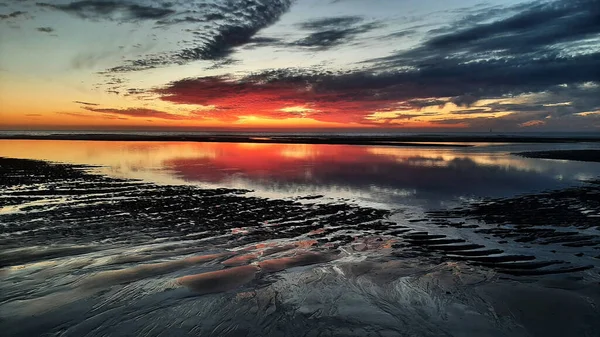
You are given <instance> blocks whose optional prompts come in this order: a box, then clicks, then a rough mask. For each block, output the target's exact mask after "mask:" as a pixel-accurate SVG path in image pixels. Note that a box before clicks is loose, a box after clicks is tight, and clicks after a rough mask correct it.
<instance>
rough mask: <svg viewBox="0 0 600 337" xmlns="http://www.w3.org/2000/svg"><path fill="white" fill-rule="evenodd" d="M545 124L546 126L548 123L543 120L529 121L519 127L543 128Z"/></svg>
mask: <svg viewBox="0 0 600 337" xmlns="http://www.w3.org/2000/svg"><path fill="white" fill-rule="evenodd" d="M545 124H546V122H544V121H541V120H532V121H527V122H524V123H521V124H519V126H520V127H522V128H530V127H536V126H542V125H545Z"/></svg>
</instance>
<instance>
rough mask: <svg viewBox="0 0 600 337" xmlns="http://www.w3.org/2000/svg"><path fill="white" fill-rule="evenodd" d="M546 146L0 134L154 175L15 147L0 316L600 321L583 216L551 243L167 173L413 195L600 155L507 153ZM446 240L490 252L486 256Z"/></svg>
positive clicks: (522, 178)
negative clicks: (87, 171)
mask: <svg viewBox="0 0 600 337" xmlns="http://www.w3.org/2000/svg"><path fill="white" fill-rule="evenodd" d="M544 146H545V147H546V148H548V147H549V146H548V145H511V144H478V145H477V146H474V147H470V148H433V147H431V148H425V147H418V148H400V147H373V146H340V145H293V144H286V145H283V144H234V143H175V142H163V143H161V142H100V141H94V142H92V141H0V156H5V157H16V158H31V159H42V160H50V161H58V162H66V163H74V164H88V165H95V166H98V167H97V168H95V169H94V170H96V171H99V172H102V173H105V174H108V175H111V176H116V177H125V178H136V179H143V180H146V181H151V182H156V183H159V184H161V185H158V186H157V185H154V184H138V183H136V182H123V181H120V180H114V179H106V178H105V177H100V176H97V175H83V174H81V172H79V171H77V170H73V171H69V173H68V174H66V175H65V174H64V172H63V171H62V169H59V168H56V166H53V165H43V164H40V163H34V164H30V166H27V165H25V164H23V163H19V162H21V161H14V160H13V161H11V160H4V161H3V162H2V165H5V166H3V167H0V168H2V169H5V171H3V172H10V175H14V176H15V177H18V178H19V179H18V180H15V181H17V182H16V183H14V184H13V185H10V184H8V185H6V186H9V188H7V189H6V190H2V192H3V193H0V194H3V195H0V199H1V200H0V201H2V202H6V204H3V205H1V206H5V205H8V206H5V207H3V208H0V224H2V226H0V229H2V231H1V232H0V263H1V264H0V266H4V267H1V268H0V331H3V332H5V334H7V335H11V336H37V335H61V336H142V335H143V336H286V337H288V336H321V335H328V336H329V335H331V336H370V335H380V336H532V335H539V336H561V337H562V336H565V335H573V336H585V335H589V336H591V335H597V334H594V332H597V331H598V329H600V326H599V325H598V324H599V323H598V320H593V319H592V318H593V317H598V313H599V312H598V309H597V308H599V307H600V306H599V305H598V303H600V300H599V298H600V297H599V296H598V292H597V284H598V273H597V268H596V269H590V267H589V266H588V265H589V264H592V263H594V265H596V266H597V263H598V262H597V261H598V258H595V260H593V259H594V256H595V255H596V254H597V251H596V250H592V248H591V246H590V247H588V248H589V249H587V248H585V249H584V248H581V247H577V246H573V247H566V246H564V245H562V243H563V242H564V241H560V240H563V239H566V240H567V241H566V242H571V243H572V240H571V239H573V238H575V237H576V236H568V237H567V235H566V234H573V233H572V229H564V230H568V231H571V233H566V232H565V235H564V236H560V237H558V236H550V234H548V232H545V233H546V237H545V239H547V241H548V242H546V243H544V244H543V245H542V244H537V243H532V242H531V241H528V242H527V243H526V244H525V245H524V244H523V242H521V241H519V242H517V240H516V239H514V237H513V239H514V241H513V239H505V238H504V237H503V240H502V241H499V240H496V239H497V238H496V237H491V238H489V237H486V234H481V233H480V232H476V231H475V230H472V228H475V227H477V226H475V227H472V226H470V225H473V224H472V223H467V224H466V225H467V226H462V224H463V223H459V222H457V223H454V222H452V221H448V222H447V224H448V225H444V224H442V226H437V225H435V226H434V224H433V223H431V222H429V221H428V220H427V219H422V218H417V217H413V215H414V214H409V213H410V212H405V213H400V212H388V211H385V210H377V209H371V208H360V207H354V206H352V205H349V204H348V203H327V202H316V203H315V204H313V203H312V201H313V200H317V201H320V199H310V201H309V202H306V203H299V202H291V201H282V200H266V199H261V198H248V197H246V195H243V194H241V195H237V194H234V193H231V192H230V191H223V190H200V189H196V188H191V187H189V186H165V185H169V184H182V185H189V184H191V185H199V186H204V187H234V188H245V189H254V190H255V191H256V194H258V195H265V196H273V197H282V196H283V197H294V196H309V195H315V194H319V195H321V194H322V195H324V196H325V197H326V198H324V199H327V197H332V198H349V199H352V200H355V201H356V202H357V203H359V204H377V205H383V206H387V207H390V208H393V209H398V208H401V207H402V206H403V205H409V206H417V207H412V208H415V209H419V210H420V209H421V207H424V208H436V207H439V206H440V205H441V204H442V203H448V202H456V201H460V200H461V199H463V198H477V197H486V196H501V195H512V194H517V193H524V192H531V191H537V190H543V189H549V188H554V187H559V186H564V185H571V184H575V183H576V181H577V180H578V179H582V178H591V177H597V176H599V175H600V165H599V164H594V163H578V162H567V161H548V160H539V159H526V158H521V157H518V156H513V155H510V153H511V152H518V151H524V150H541V149H543V148H544ZM555 146H556V145H551V147H555ZM586 146H590V145H585V144H583V145H563V146H562V147H564V148H571V147H573V148H575V147H586ZM11 162H12V164H11ZM10 165H13V166H10ZM52 167H54V169H53V168H52ZM53 170H55V171H53ZM75 173H79V174H80V175H77V174H75ZM8 180H10V178H9V179H7V181H8ZM325 201H327V200H325ZM11 205H12V206H11ZM573 206H574V207H573V208H574V210H572V211H573V212H575V211H577V210H582V213H583V212H586V213H585V216H594V215H593V214H591V215H588V214H589V212H591V211H592V210H588V209H585V208H582V207H583V206H581V204H577V203H573ZM402 210H404V209H402ZM388 215H389V217H388ZM423 220H427V221H425V222H423ZM438 220H439V219H437V220H435V221H438ZM466 221H470V220H466ZM5 224H7V225H5ZM449 225H452V226H449ZM482 226H483V225H482ZM490 226H494V228H495V226H496V225H495V224H490ZM511 226H512V225H511ZM544 227H547V224H546V223H544ZM505 228H506V227H504V228H499V229H500V230H504V229H505ZM479 229H484V230H487V229H489V228H487V227H485V226H483V227H482V228H479ZM531 229H537V228H529V227H528V228H524V229H523V228H522V231H523V232H527V236H528V237H529V236H530V234H531V232H529V231H528V230H531ZM544 230H550V231H551V232H552V231H554V230H555V229H547V228H544ZM561 230H563V228H561ZM589 231H594V233H595V232H596V229H595V228H591V227H590V229H589ZM487 233H489V231H488V232H487ZM551 234H555V233H554V232H553V233H551ZM587 234H592V233H585V232H582V233H580V234H578V235H577V238H578V240H590V238H591V239H594V237H595V235H596V234H594V236H592V235H587ZM557 239H558V240H559V241H556V240H557ZM551 240H555V244H552V243H549V242H550V241H551ZM582 242H584V243H586V242H587V243H588V244H589V242H588V241H582ZM575 243H579V242H575ZM592 243H594V242H592ZM426 247H429V248H426ZM500 248H501V249H500ZM427 249H430V250H434V249H437V253H436V254H432V253H431V252H430V251H427ZM460 254H462V255H460ZM451 255H453V256H463V257H464V258H467V260H468V259H469V258H468V257H469V256H470V259H471V260H469V261H480V262H481V261H484V262H485V261H487V263H488V264H487V265H488V267H481V265H479V264H466V263H465V262H464V259H463V258H460V259H451V258H450V257H449V256H451ZM443 256H445V258H443V259H442V258H440V257H443ZM446 258H448V259H446ZM532 260H535V261H532ZM504 262H506V263H504ZM544 263H550V265H543V264H544ZM554 264H558V265H559V266H558V267H556V268H563V269H560V270H559V269H557V270H559V271H560V272H562V271H564V270H567V271H569V272H572V271H574V269H573V268H571V269H570V270H568V269H564V268H569V267H570V266H571V267H581V268H583V269H579V271H581V272H585V273H587V274H584V275H585V278H583V277H581V278H579V276H578V277H575V276H572V275H573V274H567V278H566V279H562V280H558V279H553V280H552V283H548V284H550V286H549V287H545V286H544V285H543V284H542V283H534V282H533V281H532V280H529V281H528V282H522V283H521V282H514V280H511V279H507V278H503V277H498V276H497V274H496V273H495V271H494V269H492V267H495V268H497V269H500V268H508V267H509V266H510V267H513V268H514V267H518V268H525V269H524V270H525V271H527V272H532V271H533V272H536V271H538V269H541V268H545V266H550V267H549V268H555V267H554ZM490 265H491V267H490ZM506 270H509V271H510V270H513V271H514V269H505V271H506ZM546 271H547V270H546ZM508 275H510V274H508ZM582 280H583V281H582ZM584 281H585V282H584ZM548 282H550V280H549V279H548ZM565 312H568V313H572V314H571V315H564V314H563V313H565ZM513 313H519V314H518V315H513ZM540 317H541V318H540ZM31 318H35V319H31ZM532 331H533V333H532ZM590 331H591V333H590ZM324 332H325V333H324ZM328 332H331V333H328Z"/></svg>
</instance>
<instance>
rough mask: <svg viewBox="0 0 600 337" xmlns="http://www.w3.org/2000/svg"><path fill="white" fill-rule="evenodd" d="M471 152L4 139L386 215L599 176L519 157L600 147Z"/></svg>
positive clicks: (159, 179)
mask: <svg viewBox="0 0 600 337" xmlns="http://www.w3.org/2000/svg"><path fill="white" fill-rule="evenodd" d="M457 144H460V143H457ZM469 145H474V146H473V147H467V148H462V147H461V148H446V147H430V148H428V147H377V146H352V145H315V144H250V143H245V144H236V143H193V142H181V143H178V142H130V141H126V142H123V141H121V142H119V141H53V140H43V141H40V140H0V156H5V157H11V158H26V159H40V160H48V161H56V162H63V163H70V164H85V165H97V166H101V167H100V168H98V170H97V172H100V173H103V174H108V175H110V176H113V177H118V178H133V179H143V180H145V181H149V182H154V183H159V184H193V185H198V186H200V187H205V188H219V187H226V188H239V189H248V190H253V191H256V195H258V196H266V197H273V198H289V197H295V196H308V195H323V196H325V197H329V198H336V199H339V198H346V199H349V200H351V201H353V202H358V203H361V204H369V205H374V204H375V205H379V206H383V207H386V208H395V207H397V206H398V205H399V204H400V205H415V206H421V207H426V208H436V207H440V206H447V205H448V203H456V202H457V201H463V200H471V199H477V198H482V197H500V196H512V195H516V194H520V193H530V192H537V191H543V190H547V189H554V188H559V187H565V186H570V185H573V184H577V183H578V181H579V180H585V179H591V178H595V177H598V176H600V163H584V162H573V161H559V160H543V159H531V158H522V157H518V156H514V155H511V153H513V152H520V151H531V150H546V149H582V148H600V145H599V144H597V143H587V144H586V143H582V144H493V143H470V144H469Z"/></svg>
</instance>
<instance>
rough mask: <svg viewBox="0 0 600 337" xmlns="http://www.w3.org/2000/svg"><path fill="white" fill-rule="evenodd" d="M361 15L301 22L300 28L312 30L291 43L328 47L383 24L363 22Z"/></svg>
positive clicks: (312, 46) (302, 45) (320, 47)
mask: <svg viewBox="0 0 600 337" xmlns="http://www.w3.org/2000/svg"><path fill="white" fill-rule="evenodd" d="M362 21H363V18H361V17H359V16H340V17H330V18H322V19H316V20H311V21H307V22H303V23H300V24H299V25H298V27H299V28H301V29H304V30H309V31H312V33H310V34H309V35H308V36H306V37H304V38H302V39H300V40H297V41H294V42H292V43H290V44H289V45H290V46H301V47H311V48H317V49H328V48H331V47H334V46H338V45H340V44H343V43H347V42H349V41H351V40H353V39H354V38H356V37H357V36H358V35H360V34H363V33H366V32H369V31H371V30H374V29H376V28H379V27H380V26H381V25H380V24H378V23H373V22H371V23H361V22H362Z"/></svg>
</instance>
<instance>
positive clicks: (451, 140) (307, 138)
mask: <svg viewBox="0 0 600 337" xmlns="http://www.w3.org/2000/svg"><path fill="white" fill-rule="evenodd" d="M0 139H20V140H89V141H150V142H155V141H156V142H221V143H279V144H335V145H382V146H427V147H432V146H436V147H438V146H439V147H448V146H450V147H466V146H472V145H469V144H460V143H481V142H483V143H579V142H600V136H599V137H589V136H585V137H549V136H535V135H531V136H523V135H519V136H511V135H507V136H505V135H489V136H488V135H451V134H450V135H449V134H431V135H427V134H423V135H399V136H390V135H383V136H376V135H369V136H365V135H322V136H321V135H317V136H315V135H269V136H260V135H220V134H216V135H189V134H175V133H174V134H162V135H144V134H123V133H103V134H99V133H89V134H84V133H80V134H77V133H74V134H64V133H56V134H43V135H32V134H8V135H7V134H4V135H3V134H0Z"/></svg>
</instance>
